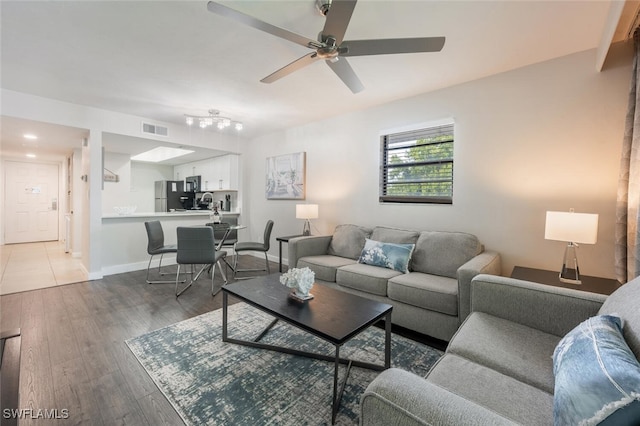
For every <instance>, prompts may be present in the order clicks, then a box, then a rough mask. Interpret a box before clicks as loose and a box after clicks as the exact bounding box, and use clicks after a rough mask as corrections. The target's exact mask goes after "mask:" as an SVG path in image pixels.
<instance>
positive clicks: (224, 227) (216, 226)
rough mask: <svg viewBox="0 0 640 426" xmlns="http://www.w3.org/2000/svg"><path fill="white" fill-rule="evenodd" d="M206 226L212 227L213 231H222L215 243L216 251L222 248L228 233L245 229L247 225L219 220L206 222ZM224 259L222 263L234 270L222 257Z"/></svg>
mask: <svg viewBox="0 0 640 426" xmlns="http://www.w3.org/2000/svg"><path fill="white" fill-rule="evenodd" d="M205 225H206V226H210V227H212V228H213V230H214V231H224V234H223V235H222V238H220V241H218V243H217V244H216V251H220V250H221V249H222V246H223V245H224V242H225V240H226V239H227V237H229V234H230V233H231V231H237V230H239V229H245V228H246V227H247V226H246V225H241V224H236V225H231V224H229V223H224V222H220V223H213V222H210V223H206V224H205ZM222 260H223V261H224V263H226V264H227V266H228V267H229V268H231V270H232V271H234V272H235V269H233V265H231V264H230V263H229V262H228V261H227V259H226V257H225V258H223V259H222Z"/></svg>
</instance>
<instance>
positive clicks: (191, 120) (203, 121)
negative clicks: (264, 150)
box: [184, 109, 244, 131]
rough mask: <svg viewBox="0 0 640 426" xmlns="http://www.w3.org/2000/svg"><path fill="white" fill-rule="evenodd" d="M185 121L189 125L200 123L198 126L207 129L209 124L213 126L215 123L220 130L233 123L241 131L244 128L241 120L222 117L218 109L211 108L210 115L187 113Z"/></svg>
mask: <svg viewBox="0 0 640 426" xmlns="http://www.w3.org/2000/svg"><path fill="white" fill-rule="evenodd" d="M184 117H185V122H186V123H187V126H193V125H194V124H196V123H197V124H198V127H200V128H201V129H206V128H207V127H209V126H213V125H214V124H215V125H216V127H217V128H218V129H219V130H223V129H226V128H227V127H230V126H231V125H232V124H233V127H234V128H235V129H236V130H238V131H240V130H242V129H243V127H244V126H243V125H242V123H241V122H239V121H232V120H231V119H230V118H228V117H222V116H221V115H220V111H218V110H217V109H210V110H209V115H189V114H185V115H184Z"/></svg>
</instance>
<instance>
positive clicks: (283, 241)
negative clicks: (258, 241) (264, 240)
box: [276, 234, 304, 272]
mask: <svg viewBox="0 0 640 426" xmlns="http://www.w3.org/2000/svg"><path fill="white" fill-rule="evenodd" d="M296 237H304V235H302V234H300V235H289V236H288V237H277V238H276V241H277V242H278V244H279V251H278V265H279V266H278V271H279V272H282V243H287V244H289V240H290V239H292V238H296Z"/></svg>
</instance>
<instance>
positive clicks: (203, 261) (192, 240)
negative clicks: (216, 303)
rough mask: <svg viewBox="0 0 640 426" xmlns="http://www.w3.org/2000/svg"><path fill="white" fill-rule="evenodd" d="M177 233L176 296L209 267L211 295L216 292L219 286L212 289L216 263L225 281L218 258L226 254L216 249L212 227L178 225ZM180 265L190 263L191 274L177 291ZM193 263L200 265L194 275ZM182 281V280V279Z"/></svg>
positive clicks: (225, 277) (225, 281) (225, 276)
mask: <svg viewBox="0 0 640 426" xmlns="http://www.w3.org/2000/svg"><path fill="white" fill-rule="evenodd" d="M176 232H177V234H178V252H177V255H176V261H177V263H178V272H177V273H176V281H175V283H176V297H178V296H180V295H181V294H182V293H183V292H184V291H185V290H186V289H188V288H189V287H191V285H192V284H193V283H194V282H196V281H197V280H198V278H200V275H202V273H203V272H204V271H205V270H208V269H209V267H211V295H212V296H215V295H216V294H218V292H219V291H220V289H221V288H219V289H218V290H217V291H214V288H215V287H214V278H215V275H216V265H218V267H219V269H220V274H221V275H222V278H223V280H224V283H225V284H226V283H227V275H226V274H225V272H224V269H223V267H222V265H220V260H221V259H224V257H225V256H226V255H227V252H225V251H218V250H216V242H215V238H214V237H213V228H211V227H210V226H179V227H178V228H177V230H176ZM181 265H190V266H191V271H190V272H188V273H189V274H190V275H191V280H190V281H189V283H188V284H187V285H186V286H185V287H183V288H182V289H181V290H180V291H178V283H179V282H180V281H179V280H180V269H181V268H180V267H181ZM194 265H202V267H201V268H200V270H199V271H198V273H197V274H196V275H195V277H194V270H195V268H194ZM183 282H184V281H183Z"/></svg>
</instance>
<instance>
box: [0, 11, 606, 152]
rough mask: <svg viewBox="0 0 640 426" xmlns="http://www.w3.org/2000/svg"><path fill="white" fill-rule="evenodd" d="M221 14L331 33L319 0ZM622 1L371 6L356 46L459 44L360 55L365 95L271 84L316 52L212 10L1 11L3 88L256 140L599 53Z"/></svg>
mask: <svg viewBox="0 0 640 426" xmlns="http://www.w3.org/2000/svg"><path fill="white" fill-rule="evenodd" d="M221 3H224V4H226V5H228V6H230V7H233V8H236V9H238V10H240V11H243V12H244V13H247V14H250V15H252V16H255V17H257V18H259V19H262V20H264V21H266V22H268V23H271V24H273V25H276V26H280V27H283V28H286V29H288V30H290V31H293V32H297V33H299V34H302V35H304V36H306V37H309V38H316V35H317V34H318V32H319V31H320V30H321V29H322V27H323V25H324V17H323V16H321V15H320V14H319V13H318V12H317V11H316V10H315V0H295V1H275V0H274V1H264V0H263V1H244V0H243V1H239V0H237V1H224V2H222V1H221ZM610 3H611V2H610V1H585V0H570V1H555V0H547V1H542V0H538V1H524V0H502V1H479V0H475V1H456V0H448V1H431V0H413V1H392V0H360V1H359V2H358V4H357V6H356V8H355V11H354V13H353V16H352V19H351V23H350V25H349V27H348V30H347V33H346V36H345V39H347V40H358V39H369V38H397V37H428V36H445V37H446V43H445V46H444V49H443V50H442V51H441V52H439V53H419V54H404V55H379V56H368V57H352V58H349V63H350V64H351V66H352V67H353V69H354V70H355V72H356V74H357V75H358V76H359V77H360V79H361V81H362V83H363V84H364V86H365V90H364V91H362V92H360V93H358V94H355V95H354V94H353V93H351V92H350V91H349V90H348V89H347V88H346V86H344V85H343V84H342V82H341V81H340V80H339V79H338V77H337V76H336V75H335V74H334V73H333V72H332V71H331V70H330V69H329V68H328V67H327V66H326V65H325V64H323V63H322V61H318V63H314V64H312V65H310V66H309V67H306V68H304V69H302V70H299V71H297V72H295V73H294V74H291V75H289V76H287V77H285V78H283V79H281V80H279V81H277V82H275V83H272V84H263V83H260V82H259V80H260V79H261V78H263V77H265V76H267V75H268V74H270V73H272V72H273V71H275V70H277V69H279V68H281V67H283V66H284V65H286V64H288V63H289V62H291V61H293V60H295V59H297V58H298V57H300V56H302V55H304V54H306V53H309V52H310V50H308V49H306V48H304V47H301V46H298V45H295V44H293V43H291V42H289V41H286V40H283V39H279V38H277V37H274V36H272V35H270V34H266V33H263V32H260V31H258V30H255V29H253V28H249V27H246V26H243V25H242V24H239V23H237V22H235V21H231V20H229V19H227V18H224V17H221V16H218V15H214V14H212V13H210V12H208V11H207V7H206V4H207V2H206V1H126V2H116V1H43V2H40V1H1V2H0V7H1V10H0V12H1V17H0V18H1V22H0V23H1V29H0V36H1V48H2V58H1V59H2V60H1V76H2V80H1V84H2V88H4V89H9V90H14V91H18V92H24V93H29V94H35V95H39V96H43V97H47V98H53V99H58V100H62V101H67V102H71V103H76V104H81V105H88V106H94V107H98V108H101V109H106V110H112V111H118V112H122V113H127V114H133V115H137V116H142V117H146V118H149V119H152V120H159V121H164V122H170V123H183V120H184V116H183V115H184V114H195V115H205V114H206V112H207V110H209V109H211V108H214V109H219V110H220V111H221V113H222V115H225V116H228V117H230V118H232V119H233V120H238V121H242V122H243V123H244V125H245V130H243V132H245V135H246V136H247V137H248V138H252V137H254V136H256V135H259V134H261V133H265V132H270V131H274V130H277V129H280V128H288V127H292V126H296V125H301V124H303V123H307V122H311V121H315V120H318V119H324V118H328V117H331V116H335V115H339V114H342V113H345V112H348V111H353V110H358V109H362V108H366V107H370V106H374V105H379V104H382V103H386V102H390V101H392V100H395V99H401V98H405V97H409V96H412V95H416V94H419V93H424V92H428V91H433V90H436V89H439V88H444V87H448V86H451V85H455V84H459V83H462V82H465V81H471V80H475V79H478V78H482V77H485V76H488V75H492V74H496V73H500V72H504V71H507V70H511V69H515V68H518V67H522V66H526V65H529V64H532V63H536V62H541V61H545V60H549V59H552V58H556V57H560V56H564V55H567V54H571V53H574V52H578V51H582V50H586V49H591V48H595V47H597V46H598V43H599V42H600V39H601V37H602V33H603V29H604V27H605V23H606V21H607V15H608V11H609V7H610ZM594 69H595V64H594ZM2 124H3V127H4V125H5V124H6V123H5V119H4V118H3V121H2ZM12 124H15V123H12ZM229 130H231V129H228V130H226V131H229ZM16 131H17V130H16ZM211 131H217V130H215V129H213V130H211ZM2 137H3V139H2V144H3V147H5V146H6V144H8V141H7V140H5V132H4V130H3V132H2Z"/></svg>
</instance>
